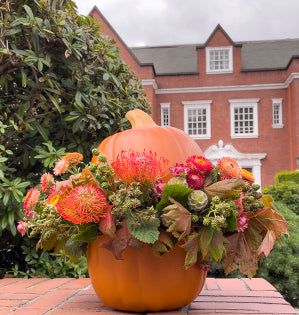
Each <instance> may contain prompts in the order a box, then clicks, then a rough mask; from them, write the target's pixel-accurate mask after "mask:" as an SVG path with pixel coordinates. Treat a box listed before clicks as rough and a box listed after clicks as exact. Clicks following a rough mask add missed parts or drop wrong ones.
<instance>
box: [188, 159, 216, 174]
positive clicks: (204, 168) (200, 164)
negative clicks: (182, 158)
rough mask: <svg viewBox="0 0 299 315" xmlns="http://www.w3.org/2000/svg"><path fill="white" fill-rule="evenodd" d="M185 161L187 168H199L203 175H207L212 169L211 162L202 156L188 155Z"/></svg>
mask: <svg viewBox="0 0 299 315" xmlns="http://www.w3.org/2000/svg"><path fill="white" fill-rule="evenodd" d="M186 163H187V166H188V167H189V169H191V170H194V169H196V170H199V171H201V172H202V173H203V174H204V175H208V174H209V173H210V172H211V170H212V169H213V164H212V162H211V161H209V160H208V159H206V158H205V157H203V156H196V155H193V156H190V157H189V158H188V159H187V161H186Z"/></svg>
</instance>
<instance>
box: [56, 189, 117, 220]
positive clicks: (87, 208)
mask: <svg viewBox="0 0 299 315" xmlns="http://www.w3.org/2000/svg"><path fill="white" fill-rule="evenodd" d="M58 196H59V199H58V201H57V203H56V208H57V210H58V212H59V213H60V214H61V216H62V217H63V218H64V219H66V220H68V221H71V222H73V223H75V224H83V223H88V222H95V223H97V222H99V220H100V218H101V217H102V216H103V215H104V214H105V213H106V212H107V211H108V210H109V209H110V208H111V207H110V205H109V202H108V200H107V196H106V194H105V193H104V192H103V191H102V190H101V189H100V188H97V187H93V186H89V185H87V186H78V187H75V188H73V189H71V190H70V191H67V190H66V189H65V190H64V193H61V194H60V195H58Z"/></svg>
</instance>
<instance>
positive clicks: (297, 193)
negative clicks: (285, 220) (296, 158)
mask: <svg viewBox="0 0 299 315" xmlns="http://www.w3.org/2000/svg"><path fill="white" fill-rule="evenodd" d="M262 191H263V193H264V194H269V195H271V196H272V197H273V199H274V200H276V201H280V202H282V203H284V204H285V205H287V206H288V208H289V209H291V210H292V211H293V212H295V213H296V214H297V215H299V181H298V182H297V183H296V182H293V181H289V182H281V183H278V184H275V185H271V186H265V187H263V189H262Z"/></svg>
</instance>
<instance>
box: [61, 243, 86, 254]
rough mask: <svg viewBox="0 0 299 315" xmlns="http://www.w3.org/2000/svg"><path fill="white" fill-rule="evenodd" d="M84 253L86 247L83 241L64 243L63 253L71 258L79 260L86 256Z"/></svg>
mask: <svg viewBox="0 0 299 315" xmlns="http://www.w3.org/2000/svg"><path fill="white" fill-rule="evenodd" d="M86 251H87V246H86V243H85V242H83V241H73V240H71V239H69V240H67V242H66V243H65V252H66V254H67V255H69V256H71V257H74V258H80V257H82V256H84V255H85V254H86Z"/></svg>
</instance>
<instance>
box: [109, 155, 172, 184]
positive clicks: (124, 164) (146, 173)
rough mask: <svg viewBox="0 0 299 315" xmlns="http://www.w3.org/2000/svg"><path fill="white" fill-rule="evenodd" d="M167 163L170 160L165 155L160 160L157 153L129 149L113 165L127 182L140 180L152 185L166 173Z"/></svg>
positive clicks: (139, 181) (119, 175) (116, 173)
mask: <svg viewBox="0 0 299 315" xmlns="http://www.w3.org/2000/svg"><path fill="white" fill-rule="evenodd" d="M167 164H168V160H167V159H165V158H164V157H160V159H159V160H158V158H157V154H156V153H153V152H150V153H148V154H147V153H145V152H143V153H140V152H134V151H132V150H129V151H122V152H121V153H120V154H119V155H118V156H117V158H116V161H114V162H112V164H111V166H112V167H113V169H114V171H115V175H116V176H117V177H118V178H120V179H121V180H122V181H123V182H125V183H128V184H129V183H132V182H138V183H141V184H143V185H146V186H152V185H153V184H154V183H155V182H156V181H157V180H159V179H161V178H162V177H163V176H164V175H165V174H166V167H167Z"/></svg>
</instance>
